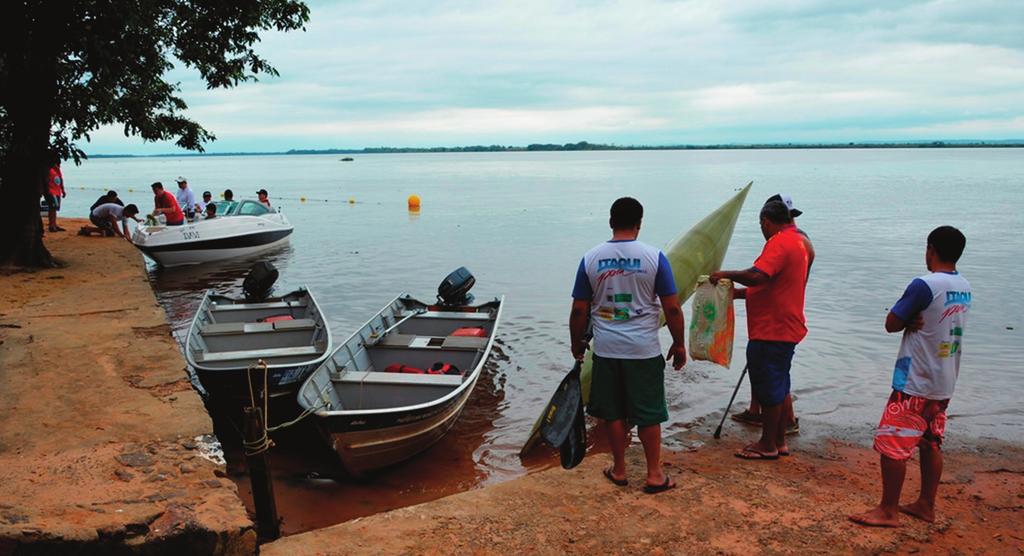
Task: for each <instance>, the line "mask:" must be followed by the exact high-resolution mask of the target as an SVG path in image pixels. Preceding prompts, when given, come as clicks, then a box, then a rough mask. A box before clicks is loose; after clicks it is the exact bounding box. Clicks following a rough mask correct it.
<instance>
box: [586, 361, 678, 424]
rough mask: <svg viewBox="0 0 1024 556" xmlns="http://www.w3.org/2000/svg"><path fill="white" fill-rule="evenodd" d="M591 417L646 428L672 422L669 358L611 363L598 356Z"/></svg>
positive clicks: (592, 389) (592, 387)
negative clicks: (667, 383) (667, 399)
mask: <svg viewBox="0 0 1024 556" xmlns="http://www.w3.org/2000/svg"><path fill="white" fill-rule="evenodd" d="M587 413H589V414H590V415H593V416H594V417H597V418H598V419H604V420H606V421H618V420H620V419H626V420H628V421H629V423H630V424H631V425H636V426H639V427H644V426H648V425H657V424H660V423H664V422H665V421H668V406H667V405H666V403H665V358H664V357H662V356H660V355H659V356H657V357H652V358H650V359H611V358H607V357H601V356H599V355H594V366H593V377H592V379H591V383H590V403H589V404H587Z"/></svg>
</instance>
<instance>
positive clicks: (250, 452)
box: [242, 359, 274, 456]
mask: <svg viewBox="0 0 1024 556" xmlns="http://www.w3.org/2000/svg"><path fill="white" fill-rule="evenodd" d="M257 369H262V370H263V400H262V407H261V409H262V410H263V420H262V423H261V425H262V429H263V430H262V431H260V436H259V438H257V439H256V440H255V441H252V442H249V441H247V440H245V437H244V436H243V437H242V446H243V447H244V448H245V455H246V456H255V455H258V454H262V453H263V452H266V451H267V450H269V449H270V447H271V446H273V445H274V442H273V441H272V440H270V437H269V436H268V435H267V421H268V420H269V419H270V416H269V415H268V413H267V412H268V410H269V403H268V401H267V375H268V374H269V370H268V369H267V362H266V361H264V360H262V359H260V360H259V361H258V362H257V363H256V364H255V365H249V368H247V369H246V381H247V382H248V383H249V402H250V404H251V405H250V407H252V408H254V409H255V408H257V407H260V406H257V405H256V393H255V392H254V391H253V387H252V372H253V371H254V370H257Z"/></svg>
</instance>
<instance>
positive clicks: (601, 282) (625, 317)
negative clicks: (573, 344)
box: [572, 240, 677, 359]
mask: <svg viewBox="0 0 1024 556" xmlns="http://www.w3.org/2000/svg"><path fill="white" fill-rule="evenodd" d="M675 293H677V290H676V284H675V279H674V278H673V275H672V266H671V265H670V264H669V262H668V259H667V258H666V257H665V254H664V253H662V252H661V250H659V249H657V248H654V247H651V246H650V245H647V244H645V243H641V242H639V241H635V240H632V241H609V242H606V243H602V244H600V245H598V246H597V247H595V248H593V249H591V250H590V251H588V252H587V254H586V255H584V256H583V259H582V260H581V261H580V265H579V267H578V268H577V270H576V281H575V284H574V286H573V291H572V297H573V298H574V299H578V300H585V301H590V302H591V306H590V319H591V323H592V325H593V330H594V353H595V354H597V355H599V356H601V357H609V358H616V359H648V358H651V357H657V356H659V355H661V345H660V343H659V342H658V324H659V316H660V313H661V302H660V300H659V299H658V298H659V297H664V296H667V295H673V294H675Z"/></svg>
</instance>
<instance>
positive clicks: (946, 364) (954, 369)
mask: <svg viewBox="0 0 1024 556" xmlns="http://www.w3.org/2000/svg"><path fill="white" fill-rule="evenodd" d="M966 244H967V239H966V238H965V237H964V235H963V234H962V233H961V232H960V230H957V229H956V228H954V227H952V226H940V227H938V228H936V229H934V230H932V233H930V234H928V246H927V248H926V249H925V264H926V266H927V267H928V270H929V274H925V275H924V276H921V277H919V278H915V279H914V280H913V281H912V282H910V285H909V286H907V289H906V291H904V292H903V297H901V298H900V300H899V301H897V302H896V304H895V305H893V307H892V310H890V311H889V315H888V316H887V317H886V319H885V329H886V330H887V331H889V332H899V331H901V330H902V331H903V341H902V342H900V351H899V355H897V358H896V367H895V370H894V371H893V376H892V395H890V396H889V401H888V403H887V404H886V407H885V411H884V412H883V413H882V420H881V422H880V423H879V424H878V430H877V431H876V432H875V446H874V448H875V451H876V452H878V453H879V454H881V461H882V463H881V466H882V501H881V502H880V503H879V504H878V506H876V507H875V508H873V509H871V510H869V511H867V512H864V513H861V514H856V515H851V516H850V519H851V520H853V521H855V522H857V523H860V524H862V525H870V526H876V527H895V526H898V525H899V512H903V513H905V514H908V515H911V516H913V517H916V518H918V519H922V520H924V521H927V522H929V523H931V522H933V521H935V495H936V493H937V492H938V488H939V480H940V479H941V478H942V451H941V449H940V446H941V444H942V439H943V436H944V434H945V430H946V407H947V406H948V405H949V400H950V398H952V397H953V387H954V386H955V385H956V379H957V376H958V375H959V374H960V354H961V352H962V351H963V349H962V346H961V342H962V341H963V336H964V329H965V328H966V325H967V313H968V311H970V308H971V285H970V284H969V283H968V282H967V280H966V279H964V277H963V276H961V275H960V274H959V272H957V269H956V263H957V261H958V260H960V255H961V254H963V251H964V246H965V245H966ZM914 448H920V450H921V494H920V496H918V499H917V501H916V502H914V503H913V504H909V505H906V506H900V492H901V491H902V489H903V478H904V476H905V475H906V472H907V460H908V459H910V456H911V455H912V454H913V452H914Z"/></svg>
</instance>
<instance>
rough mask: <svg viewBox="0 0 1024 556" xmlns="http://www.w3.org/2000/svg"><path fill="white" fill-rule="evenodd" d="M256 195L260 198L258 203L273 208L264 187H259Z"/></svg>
mask: <svg viewBox="0 0 1024 556" xmlns="http://www.w3.org/2000/svg"><path fill="white" fill-rule="evenodd" d="M256 197H257V198H258V199H259V200H260V204H261V205H263V206H265V207H267V208H268V209H270V210H274V207H273V206H272V205H271V204H270V197H269V193H267V190H266V189H260V190H259V191H257V192H256Z"/></svg>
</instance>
